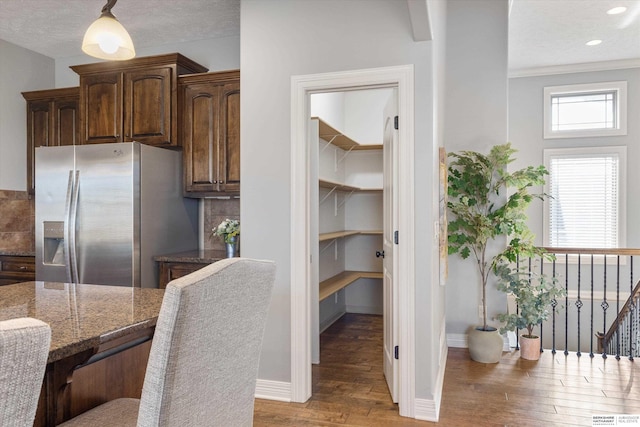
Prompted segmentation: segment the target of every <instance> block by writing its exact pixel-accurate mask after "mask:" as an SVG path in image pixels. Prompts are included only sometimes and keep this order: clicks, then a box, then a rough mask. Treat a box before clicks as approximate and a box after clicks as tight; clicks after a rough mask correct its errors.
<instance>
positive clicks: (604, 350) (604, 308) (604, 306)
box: [600, 255, 609, 359]
mask: <svg viewBox="0 0 640 427" xmlns="http://www.w3.org/2000/svg"><path fill="white" fill-rule="evenodd" d="M600 307H602V317H603V320H602V334H603V335H604V334H606V333H607V309H608V308H609V303H608V302H607V256H606V255H604V299H603V301H602V302H601V303H600ZM608 349H609V343H604V342H603V343H602V358H603V359H606V358H607V353H608V351H607V350H608Z"/></svg>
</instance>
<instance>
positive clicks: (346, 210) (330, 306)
mask: <svg viewBox="0 0 640 427" xmlns="http://www.w3.org/2000/svg"><path fill="white" fill-rule="evenodd" d="M396 92H397V91H396V89H395V88H380V89H367V90H350V91H341V92H328V93H314V94H311V101H310V107H311V117H310V124H309V131H310V132H309V141H308V144H309V146H310V147H309V149H310V151H309V152H310V182H311V183H313V182H317V183H318V185H317V186H311V187H310V188H309V194H310V202H309V203H310V211H311V224H310V234H311V236H310V239H311V238H312V237H313V236H317V237H318V243H317V245H315V246H313V245H312V248H311V268H312V281H311V284H310V289H311V298H312V314H311V324H312V326H311V339H312V362H313V363H314V364H317V363H320V364H321V365H322V360H321V359H320V342H321V340H320V334H321V333H322V332H323V331H325V330H326V329H327V328H328V327H329V326H331V325H332V324H333V323H334V322H336V321H337V320H338V319H340V318H341V317H342V316H344V315H345V314H347V313H357V314H370V315H382V316H383V317H384V322H382V323H381V328H382V330H381V331H379V332H380V334H381V335H383V337H384V346H383V348H384V353H383V354H384V357H383V358H381V360H384V364H381V365H380V372H379V373H380V374H382V372H383V371H384V376H385V379H386V381H387V383H388V386H389V391H390V393H391V397H392V400H393V401H394V402H397V381H398V378H397V375H396V372H397V363H396V360H395V358H394V348H395V341H394V340H395V338H396V336H397V333H395V332H396V328H394V326H395V323H397V322H394V313H395V312H396V311H397V310H394V308H393V303H394V302H395V298H393V296H394V294H395V293H394V292H393V290H394V289H393V271H394V268H393V264H394V261H395V259H394V257H393V251H394V245H393V243H392V242H393V234H394V231H395V230H396V229H397V224H396V221H395V218H396V217H397V214H396V212H395V209H393V208H394V207H396V206H397V203H393V195H394V194H395V193H394V191H393V181H394V180H393V179H392V178H393V157H394V156H393V153H394V150H393V148H395V146H396V144H397V138H396V134H397V130H396V129H395V127H394V123H396V120H395V117H397V112H396V110H397V93H396ZM383 147H384V149H383ZM316 291H317V292H316ZM372 324H377V323H372ZM324 353H325V354H326V351H325V352H324ZM381 354H382V352H381ZM352 357H354V359H353V360H354V364H357V363H358V362H357V360H358V359H357V355H356V354H354V355H352ZM370 366H371V368H372V369H374V370H376V369H377V366H378V365H377V364H376V363H372V364H371V365H370Z"/></svg>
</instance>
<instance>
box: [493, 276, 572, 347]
mask: <svg viewBox="0 0 640 427" xmlns="http://www.w3.org/2000/svg"><path fill="white" fill-rule="evenodd" d="M496 275H497V276H498V277H499V278H500V281H499V282H498V289H500V290H501V291H503V292H506V293H507V294H511V295H513V296H514V297H515V300H516V303H517V304H518V311H517V313H510V314H499V315H498V320H500V321H501V322H505V323H506V324H505V326H503V327H502V328H500V333H501V334H503V333H505V332H506V331H515V330H516V329H526V330H527V334H526V335H524V336H525V337H527V338H537V336H536V335H534V334H533V328H534V327H535V326H536V325H539V324H541V323H542V322H543V321H545V320H547V317H548V316H549V310H554V307H553V306H552V302H553V301H554V300H556V299H557V298H560V297H563V296H565V295H566V292H565V290H564V289H562V288H559V287H557V280H556V278H555V277H553V278H549V277H547V276H546V275H544V274H536V273H534V272H528V271H525V270H524V269H522V268H517V267H512V266H510V265H507V264H500V265H498V266H497V268H496Z"/></svg>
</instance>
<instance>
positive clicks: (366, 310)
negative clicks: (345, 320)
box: [347, 305, 384, 315]
mask: <svg viewBox="0 0 640 427" xmlns="http://www.w3.org/2000/svg"><path fill="white" fill-rule="evenodd" d="M347 313H358V314H379V315H382V314H384V309H383V308H382V307H369V306H364V305H348V306H347Z"/></svg>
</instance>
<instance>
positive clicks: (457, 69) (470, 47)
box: [444, 0, 508, 336]
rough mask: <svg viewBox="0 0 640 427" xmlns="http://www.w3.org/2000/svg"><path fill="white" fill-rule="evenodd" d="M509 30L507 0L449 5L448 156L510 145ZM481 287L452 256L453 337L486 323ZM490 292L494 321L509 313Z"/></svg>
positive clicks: (472, 270)
mask: <svg viewBox="0 0 640 427" xmlns="http://www.w3.org/2000/svg"><path fill="white" fill-rule="evenodd" d="M507 30H508V1H507V0H499V1H496V0H453V1H448V2H447V60H446V63H447V75H446V78H447V81H446V89H447V98H446V101H445V106H446V108H445V130H444V132H445V133H444V136H445V147H446V149H447V152H453V151H459V150H474V151H480V152H488V150H489V149H490V147H492V146H493V145H496V144H504V143H506V142H507V36H508V32H507ZM479 283H480V276H479V274H478V272H477V269H476V266H475V264H474V261H473V260H472V259H471V258H468V259H466V260H462V259H461V258H460V257H458V256H450V257H449V279H448V281H447V285H446V286H447V306H446V307H447V335H448V336H461V335H462V334H465V333H466V331H467V328H468V327H469V326H475V325H477V324H479V323H481V319H480V317H479V316H478V305H479V304H480V301H481V292H480V284H479ZM487 291H488V298H487V300H488V315H489V318H491V317H492V316H493V315H494V314H496V313H499V312H504V307H506V297H505V295H504V294H503V293H500V292H498V291H497V289H496V288H495V286H494V284H493V283H489V285H488V286H487ZM490 323H491V322H490Z"/></svg>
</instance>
